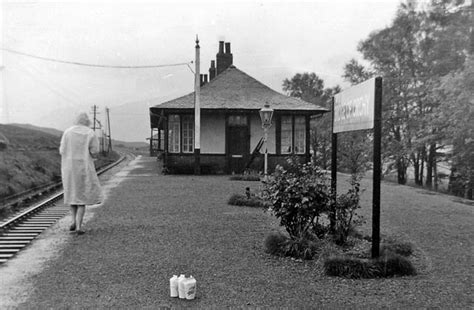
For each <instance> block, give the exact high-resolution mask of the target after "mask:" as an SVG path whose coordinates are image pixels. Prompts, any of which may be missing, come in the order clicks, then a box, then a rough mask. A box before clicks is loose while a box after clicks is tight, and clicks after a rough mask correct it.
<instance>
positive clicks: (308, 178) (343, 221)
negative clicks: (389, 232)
mask: <svg viewBox="0 0 474 310" xmlns="http://www.w3.org/2000/svg"><path fill="white" fill-rule="evenodd" d="M351 185H352V187H351V189H350V190H349V191H348V192H347V193H346V194H342V195H339V196H338V197H337V198H335V197H334V196H333V194H332V190H331V185H330V180H329V179H328V177H327V176H326V173H325V172H324V171H322V170H321V169H320V168H319V167H318V166H316V165H314V164H313V163H306V164H300V163H299V162H298V159H296V158H293V157H290V158H288V159H287V167H286V168H283V167H281V166H277V168H276V169H275V173H273V174H272V176H271V177H270V178H269V180H267V182H266V183H265V189H264V198H265V199H266V200H268V201H269V203H270V205H271V206H270V211H271V212H272V213H273V214H274V215H275V216H276V217H277V218H278V219H279V220H280V225H281V226H283V227H285V229H286V231H287V232H288V234H289V237H290V238H291V239H292V240H302V239H307V238H323V237H324V236H326V235H327V234H328V233H331V234H332V235H333V238H334V241H335V242H336V243H337V244H339V245H342V244H345V242H346V241H347V237H348V235H349V233H350V232H351V230H352V228H353V227H354V225H355V224H358V223H359V222H360V220H359V217H358V216H357V215H356V210H357V209H358V208H359V207H360V205H359V194H360V184H359V178H358V177H355V176H354V177H353V178H352V179H351ZM328 219H332V220H333V225H330V223H329V220H328Z"/></svg>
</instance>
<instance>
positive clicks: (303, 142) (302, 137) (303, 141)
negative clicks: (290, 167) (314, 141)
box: [276, 114, 308, 155]
mask: <svg viewBox="0 0 474 310" xmlns="http://www.w3.org/2000/svg"><path fill="white" fill-rule="evenodd" d="M284 118H289V119H290V120H291V122H288V123H290V127H291V137H290V140H291V146H290V148H291V152H284V150H283V148H284V147H286V144H285V145H284V143H283V139H284V135H283V130H282V128H283V119H284ZM298 119H301V121H300V122H299V123H298V124H297V123H296V121H297V120H298ZM288 123H287V124H288ZM298 125H299V126H298ZM307 126H308V124H307V116H306V115H302V114H282V115H279V117H278V127H277V135H276V138H277V141H276V142H277V154H280V155H305V154H306V151H307V150H306V149H307V147H308V146H307V143H308V141H307V140H308V139H307V137H306V135H307V128H306V127H307ZM297 130H298V132H297ZM298 133H299V135H298ZM298 136H299V137H298ZM297 140H298V141H297ZM299 147H301V149H299ZM296 148H298V151H295V149H296Z"/></svg>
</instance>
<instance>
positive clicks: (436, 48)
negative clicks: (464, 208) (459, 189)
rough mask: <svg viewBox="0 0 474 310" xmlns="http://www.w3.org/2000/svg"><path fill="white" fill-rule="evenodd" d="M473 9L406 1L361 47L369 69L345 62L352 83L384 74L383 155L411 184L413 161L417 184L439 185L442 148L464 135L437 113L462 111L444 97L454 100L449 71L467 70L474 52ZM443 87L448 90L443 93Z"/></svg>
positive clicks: (442, 1)
mask: <svg viewBox="0 0 474 310" xmlns="http://www.w3.org/2000/svg"><path fill="white" fill-rule="evenodd" d="M469 10H472V4H471V8H469V7H468V4H467V1H460V0H432V1H431V2H430V4H429V5H428V6H427V7H424V8H422V7H421V6H419V5H418V4H417V2H416V1H407V2H406V3H402V4H401V5H400V7H399V9H398V11H397V14H396V16H395V19H394V20H393V22H392V24H391V25H390V26H388V27H386V28H384V29H382V30H379V31H375V32H373V33H371V34H370V35H369V37H368V38H367V39H365V40H363V41H362V42H360V44H359V46H358V50H359V51H360V52H361V53H362V55H363V57H364V59H365V60H366V61H368V62H369V63H370V68H368V69H367V68H364V67H363V66H362V65H360V64H359V63H357V61H355V60H351V61H350V62H349V63H348V64H347V65H346V67H345V74H344V77H345V78H346V79H347V80H348V81H350V82H352V83H355V82H359V81H361V80H363V79H364V78H367V77H368V76H369V75H370V74H376V75H380V76H382V77H383V79H384V85H383V87H384V90H383V149H384V159H385V160H386V161H388V162H392V163H393V165H394V167H395V168H396V171H397V176H398V182H399V183H402V184H404V183H406V181H407V168H408V167H409V166H410V165H413V167H414V176H415V182H416V183H418V184H420V185H422V184H426V185H427V186H431V185H432V184H433V183H434V186H436V184H437V182H436V177H437V170H436V169H437V162H438V161H439V160H441V159H443V158H440V154H441V153H440V149H442V148H444V147H445V146H446V145H449V146H452V145H454V144H455V141H457V140H459V139H460V137H459V135H460V133H459V132H458V133H455V134H456V136H452V137H451V138H447V135H446V132H447V131H446V130H447V129H446V127H447V124H446V123H443V122H442V121H441V120H444V121H447V120H446V118H438V116H439V115H445V114H446V115H447V114H449V113H452V112H453V110H450V108H454V109H458V110H457V111H459V109H461V110H462V108H461V107H460V106H459V105H455V106H453V104H451V103H449V104H447V103H446V102H445V100H446V99H447V100H450V101H453V100H454V99H453V96H454V94H453V92H452V91H448V90H447V89H446V87H448V88H449V87H453V86H454V85H453V84H450V85H449V86H448V84H449V83H447V80H446V79H449V78H446V76H449V75H451V74H453V73H455V72H459V71H460V70H461V71H462V70H464V68H465V67H466V65H467V64H468V63H467V62H466V59H467V56H468V54H469V53H471V54H472V52H473V43H472V38H471V37H472V30H471V29H470V28H469V26H468V25H472V24H474V21H473V14H470V13H469ZM471 28H472V27H471ZM443 85H444V86H443ZM439 89H444V92H443V94H442V95H441V94H440V92H439V91H437V90H439ZM467 89H472V88H467ZM457 97H458V98H464V99H463V100H464V102H466V101H465V97H459V96H457ZM437 118H438V119H439V120H440V121H436V119H437ZM465 121H466V120H465V118H462V117H461V118H459V120H458V122H461V123H464V122H465ZM463 126H464V125H463ZM448 127H449V126H448ZM452 133H454V132H452ZM461 149H462V148H454V149H453V150H454V152H455V153H457V152H458V151H459V152H460V151H461ZM453 158H456V155H454V157H453ZM425 171H426V176H424V173H425Z"/></svg>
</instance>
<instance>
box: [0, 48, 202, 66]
mask: <svg viewBox="0 0 474 310" xmlns="http://www.w3.org/2000/svg"><path fill="white" fill-rule="evenodd" d="M0 49H1V50H3V51H5V52H9V53H12V54H17V55H22V56H26V57H31V58H36V59H40V60H44V61H51V62H57V63H63V64H68V65H76V66H84V67H95V68H113V69H150V68H165V67H176V66H188V67H189V64H190V63H193V62H192V61H190V62H181V63H172V64H162V65H134V66H122V65H103V64H92V63H85V62H78V61H68V60H61V59H55V58H49V57H43V56H38V55H33V54H29V53H24V52H21V51H17V50H13V49H9V48H5V47H0Z"/></svg>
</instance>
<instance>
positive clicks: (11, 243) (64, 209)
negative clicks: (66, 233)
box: [0, 154, 127, 265]
mask: <svg viewBox="0 0 474 310" xmlns="http://www.w3.org/2000/svg"><path fill="white" fill-rule="evenodd" d="M126 157H127V155H124V154H122V156H121V157H120V158H119V159H118V160H117V161H115V162H113V163H111V164H109V165H106V166H105V167H103V168H100V169H99V170H98V171H97V174H99V175H100V174H103V173H104V172H106V171H108V170H110V169H112V168H113V167H115V166H117V165H118V164H119V163H121V162H122V161H123V160H124V159H125V158H126ZM62 196H63V191H62V189H61V190H60V191H57V192H56V193H54V194H52V195H51V194H50V196H49V197H47V198H45V199H43V200H42V201H40V202H38V203H35V204H34V205H33V206H31V207H29V208H27V210H25V211H23V212H21V213H20V214H18V215H15V216H13V217H12V218H10V219H7V220H6V221H5V222H3V223H1V224H0V265H2V264H4V263H5V262H7V261H8V260H9V259H11V258H13V257H14V256H15V255H16V254H17V253H18V252H20V251H21V250H22V249H24V248H25V247H26V246H27V245H28V244H30V243H31V242H32V241H33V240H34V239H36V238H37V237H38V236H39V235H40V234H41V233H42V232H43V231H45V230H46V229H47V228H49V227H51V226H52V225H53V224H54V223H56V222H57V221H58V220H59V219H61V218H62V217H64V216H65V215H66V214H68V212H69V207H68V206H65V205H63V204H59V205H58V204H56V202H57V201H59V200H60V199H61V198H62Z"/></svg>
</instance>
